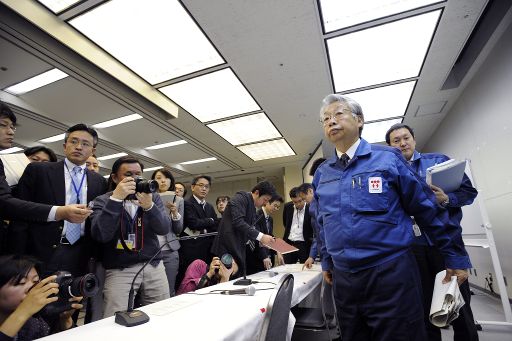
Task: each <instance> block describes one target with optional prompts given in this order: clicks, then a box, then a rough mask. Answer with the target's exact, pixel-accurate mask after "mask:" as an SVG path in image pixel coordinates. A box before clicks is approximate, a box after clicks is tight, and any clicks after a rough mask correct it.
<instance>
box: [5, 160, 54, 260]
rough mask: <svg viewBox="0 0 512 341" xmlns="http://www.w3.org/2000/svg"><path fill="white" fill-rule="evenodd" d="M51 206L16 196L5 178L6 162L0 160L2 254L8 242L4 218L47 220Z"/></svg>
mask: <svg viewBox="0 0 512 341" xmlns="http://www.w3.org/2000/svg"><path fill="white" fill-rule="evenodd" d="M51 208H52V207H51V206H50V205H41V204H36V203H33V202H29V201H25V200H20V199H18V198H14V197H13V196H12V195H11V188H10V187H9V184H7V181H6V179H5V172H4V164H3V163H2V160H0V254H2V253H4V252H5V251H6V249H5V246H6V243H7V226H6V225H4V219H24V220H27V221H46V220H47V219H48V214H49V213H50V210H51Z"/></svg>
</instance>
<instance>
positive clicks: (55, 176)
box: [10, 161, 106, 262]
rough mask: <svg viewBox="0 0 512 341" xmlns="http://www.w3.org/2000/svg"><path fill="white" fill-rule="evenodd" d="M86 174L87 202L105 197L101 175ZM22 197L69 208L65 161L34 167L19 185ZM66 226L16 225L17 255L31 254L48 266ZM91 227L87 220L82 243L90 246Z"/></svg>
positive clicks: (12, 233) (13, 237) (13, 228)
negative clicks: (101, 196) (99, 196)
mask: <svg viewBox="0 0 512 341" xmlns="http://www.w3.org/2000/svg"><path fill="white" fill-rule="evenodd" d="M86 174H87V202H90V201H92V200H93V199H94V198H96V197H97V196H98V195H101V194H103V193H105V192H106V188H105V182H104V180H103V177H102V176H101V175H99V174H96V173H94V172H91V171H88V170H87V168H86ZM18 195H19V197H20V199H24V200H30V201H34V202H38V203H43V204H48V205H58V206H62V205H65V204H66V187H65V182H64V161H59V162H33V163H30V164H29V165H28V166H27V168H25V172H24V173H23V176H22V177H21V178H20V181H19V183H18ZM63 226H64V222H63V221H60V222H44V223H25V222H22V221H15V222H13V224H12V225H11V231H10V242H11V243H12V245H13V247H14V250H13V251H14V252H17V253H23V254H30V255H33V256H35V257H37V258H39V259H40V260H41V261H43V262H47V261H48V260H50V258H51V257H52V254H53V252H54V250H55V249H56V247H57V246H58V245H59V243H60V239H61V235H62V229H63ZM90 227H91V224H90V221H89V219H87V221H86V224H85V235H84V236H83V237H82V238H84V239H83V241H82V242H90V240H91V239H90V235H91V233H90ZM91 248H92V245H91ZM91 251H92V250H91ZM84 257H85V255H84Z"/></svg>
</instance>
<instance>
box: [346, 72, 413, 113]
mask: <svg viewBox="0 0 512 341" xmlns="http://www.w3.org/2000/svg"><path fill="white" fill-rule="evenodd" d="M414 84H416V81H412V82H405V83H400V84H395V85H389V86H383V87H380V88H375V89H370V90H365V91H358V92H353V93H348V94H344V95H346V96H348V97H350V98H352V99H354V100H355V101H356V102H358V103H359V104H360V105H361V107H362V108H363V113H364V120H365V122H368V121H376V120H383V119H386V118H391V117H397V116H404V115H405V111H406V110H407V105H408V104H409V99H410V98H411V96H412V91H413V89H414Z"/></svg>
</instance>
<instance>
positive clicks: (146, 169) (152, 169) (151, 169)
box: [144, 166, 164, 172]
mask: <svg viewBox="0 0 512 341" xmlns="http://www.w3.org/2000/svg"><path fill="white" fill-rule="evenodd" d="M162 168H164V167H162V166H157V167H151V168H145V169H144V172H150V171H156V170H157V169H162Z"/></svg>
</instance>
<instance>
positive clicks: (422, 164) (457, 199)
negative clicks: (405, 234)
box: [410, 150, 478, 246]
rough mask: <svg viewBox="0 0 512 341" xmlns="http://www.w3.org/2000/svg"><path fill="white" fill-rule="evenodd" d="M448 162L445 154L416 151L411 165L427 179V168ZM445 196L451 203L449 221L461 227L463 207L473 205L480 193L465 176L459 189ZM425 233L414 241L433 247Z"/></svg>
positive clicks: (430, 239) (448, 206)
mask: <svg viewBox="0 0 512 341" xmlns="http://www.w3.org/2000/svg"><path fill="white" fill-rule="evenodd" d="M448 160H450V158H449V157H448V156H446V155H443V154H435V153H424V154H422V153H419V152H418V151H416V150H415V151H414V154H413V157H412V162H411V163H410V165H411V167H412V169H414V171H415V172H416V173H417V174H418V175H419V176H420V177H421V178H422V179H425V178H426V176H427V168H429V167H432V166H434V165H437V164H439V163H442V162H445V161H448ZM445 194H446V195H448V198H449V201H450V202H449V203H448V205H446V207H445V208H446V210H447V211H448V216H449V219H450V221H451V223H452V224H454V225H460V221H461V220H462V209H461V207H462V206H466V205H471V204H472V203H473V201H474V200H475V198H476V196H477V194H478V191H477V190H476V189H475V188H474V187H473V184H472V183H471V180H469V177H468V176H467V175H466V174H464V177H463V178H462V183H461V185H460V187H459V189H457V190H456V191H453V192H450V193H445ZM424 232H425V231H423V232H422V234H421V236H418V237H416V238H415V239H414V243H415V244H417V245H424V246H433V245H434V242H433V240H432V238H430V236H429V235H428V232H426V233H424Z"/></svg>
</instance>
